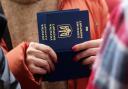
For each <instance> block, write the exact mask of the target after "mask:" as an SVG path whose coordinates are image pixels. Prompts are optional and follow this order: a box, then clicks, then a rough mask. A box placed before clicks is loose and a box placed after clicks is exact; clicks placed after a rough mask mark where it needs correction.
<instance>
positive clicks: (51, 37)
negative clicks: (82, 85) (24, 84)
mask: <svg viewBox="0 0 128 89" xmlns="http://www.w3.org/2000/svg"><path fill="white" fill-rule="evenodd" d="M37 21H38V33H39V43H42V44H46V45H49V46H50V47H52V48H53V49H54V51H55V52H56V53H57V56H58V63H57V64H55V71H54V72H52V73H50V74H46V75H44V76H43V77H44V79H45V80H47V81H61V80H68V79H76V78H81V77H88V76H89V75H90V68H89V65H82V64H80V63H79V62H75V61H74V60H73V57H74V56H75V55H76V54H77V53H76V52H73V51H72V47H73V46H74V45H75V44H79V43H82V42H85V41H88V40H90V26H89V13H88V11H79V10H77V9H75V10H64V11H53V12H39V13H38V14H37Z"/></svg>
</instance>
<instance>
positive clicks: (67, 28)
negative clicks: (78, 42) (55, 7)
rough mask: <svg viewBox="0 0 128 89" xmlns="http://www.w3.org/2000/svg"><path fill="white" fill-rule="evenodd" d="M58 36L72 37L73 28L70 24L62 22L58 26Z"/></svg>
mask: <svg viewBox="0 0 128 89" xmlns="http://www.w3.org/2000/svg"><path fill="white" fill-rule="evenodd" d="M57 30H58V38H66V37H71V35H72V28H71V25H70V24H62V25H58V26H57Z"/></svg>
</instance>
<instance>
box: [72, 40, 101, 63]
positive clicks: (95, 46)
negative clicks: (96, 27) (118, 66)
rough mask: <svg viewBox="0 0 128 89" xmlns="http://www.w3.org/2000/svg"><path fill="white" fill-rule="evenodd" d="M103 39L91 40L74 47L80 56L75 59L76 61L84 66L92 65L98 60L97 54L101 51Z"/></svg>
mask: <svg viewBox="0 0 128 89" xmlns="http://www.w3.org/2000/svg"><path fill="white" fill-rule="evenodd" d="M101 41H102V40H101V39H97V40H90V41H86V42H83V43H80V44H77V45H75V46H73V47H72V50H73V51H74V52H78V54H77V55H76V56H75V57H74V58H73V59H74V60H75V61H80V62H82V64H84V65H87V64H92V63H93V62H94V61H95V59H96V54H97V52H98V51H99V49H100V44H101Z"/></svg>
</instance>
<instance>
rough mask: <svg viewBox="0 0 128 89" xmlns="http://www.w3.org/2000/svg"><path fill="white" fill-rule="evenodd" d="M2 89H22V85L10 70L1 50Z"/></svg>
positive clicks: (0, 86) (0, 83)
mask: <svg viewBox="0 0 128 89" xmlns="http://www.w3.org/2000/svg"><path fill="white" fill-rule="evenodd" d="M0 89H21V87H20V84H19V83H18V81H17V80H16V79H15V77H14V76H13V75H12V73H11V72H10V70H9V67H8V63H7V60H6V58H5V56H4V54H3V51H2V49H1V48H0Z"/></svg>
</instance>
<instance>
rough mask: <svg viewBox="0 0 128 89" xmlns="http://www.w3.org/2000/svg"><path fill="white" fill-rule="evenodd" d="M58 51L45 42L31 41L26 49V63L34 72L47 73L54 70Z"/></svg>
mask: <svg viewBox="0 0 128 89" xmlns="http://www.w3.org/2000/svg"><path fill="white" fill-rule="evenodd" d="M56 62H57V55H56V53H55V52H54V51H53V50H52V48H50V47H49V46H46V45H44V44H39V43H35V42H31V43H30V44H29V47H28V49H27V51H26V64H27V66H28V68H29V70H30V71H31V72H32V73H33V74H46V73H49V72H52V71H54V68H55V67H54V63H56Z"/></svg>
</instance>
